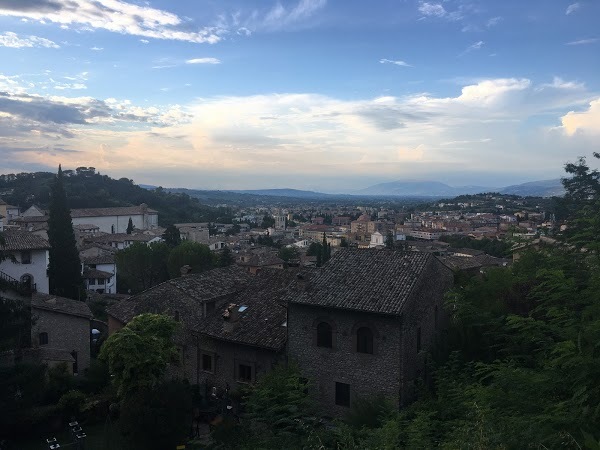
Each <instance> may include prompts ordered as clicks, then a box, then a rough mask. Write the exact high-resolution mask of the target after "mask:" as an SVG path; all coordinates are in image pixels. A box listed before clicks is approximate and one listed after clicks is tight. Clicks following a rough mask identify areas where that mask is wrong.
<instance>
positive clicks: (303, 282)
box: [296, 272, 308, 291]
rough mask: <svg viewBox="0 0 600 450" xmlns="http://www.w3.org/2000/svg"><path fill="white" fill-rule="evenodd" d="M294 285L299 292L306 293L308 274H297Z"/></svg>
mask: <svg viewBox="0 0 600 450" xmlns="http://www.w3.org/2000/svg"><path fill="white" fill-rule="evenodd" d="M296 285H297V286H298V290H299V291H307V290H308V274H306V273H302V272H298V273H297V274H296Z"/></svg>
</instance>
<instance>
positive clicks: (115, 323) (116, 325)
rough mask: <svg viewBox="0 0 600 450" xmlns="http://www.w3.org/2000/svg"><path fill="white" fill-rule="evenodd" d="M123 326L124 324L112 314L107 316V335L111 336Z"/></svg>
mask: <svg viewBox="0 0 600 450" xmlns="http://www.w3.org/2000/svg"><path fill="white" fill-rule="evenodd" d="M124 326H125V324H124V323H123V322H121V321H119V320H117V319H115V318H114V317H113V316H110V315H109V316H108V335H109V336H111V335H113V334H114V333H116V332H117V331H119V330H120V329H121V328H123V327H124Z"/></svg>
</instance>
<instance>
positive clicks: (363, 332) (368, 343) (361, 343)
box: [356, 327, 373, 355]
mask: <svg viewBox="0 0 600 450" xmlns="http://www.w3.org/2000/svg"><path fill="white" fill-rule="evenodd" d="M356 351H357V352H358V353H369V354H371V355H372V354H373V332H372V331H371V329H370V328H368V327H360V328H359V329H358V330H356Z"/></svg>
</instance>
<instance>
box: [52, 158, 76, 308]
mask: <svg viewBox="0 0 600 450" xmlns="http://www.w3.org/2000/svg"><path fill="white" fill-rule="evenodd" d="M48 241H49V242H50V263H49V265H48V277H49V280H50V293H52V294H54V295H59V296H62V297H68V298H72V299H82V300H84V299H85V290H84V287H83V279H82V278H81V262H80V261H79V253H78V252H77V247H76V244H75V233H74V232H73V223H72V221H71V211H70V209H69V207H68V206H67V195H66V193H65V188H64V185H63V173H62V168H61V167H60V166H58V174H57V176H56V178H55V179H54V183H53V184H52V189H51V198H50V217H49V218H48Z"/></svg>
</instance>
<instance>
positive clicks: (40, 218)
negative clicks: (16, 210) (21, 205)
mask: <svg viewBox="0 0 600 450" xmlns="http://www.w3.org/2000/svg"><path fill="white" fill-rule="evenodd" d="M49 217H50V216H29V217H15V218H14V219H12V222H15V223H16V224H20V223H39V222H48V219H49Z"/></svg>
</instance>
